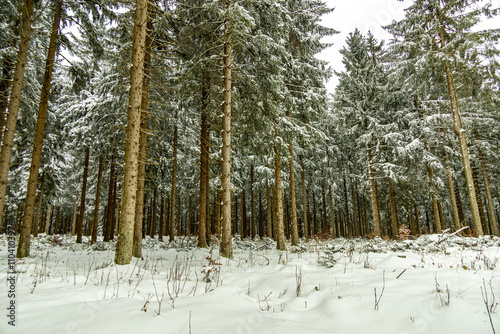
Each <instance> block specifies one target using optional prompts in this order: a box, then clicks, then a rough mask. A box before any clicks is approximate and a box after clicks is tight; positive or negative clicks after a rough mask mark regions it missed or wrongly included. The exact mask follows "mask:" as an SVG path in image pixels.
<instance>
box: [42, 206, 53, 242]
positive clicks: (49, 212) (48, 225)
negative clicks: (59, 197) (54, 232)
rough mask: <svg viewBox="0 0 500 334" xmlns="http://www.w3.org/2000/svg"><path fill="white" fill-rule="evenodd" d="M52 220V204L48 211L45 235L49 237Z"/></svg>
mask: <svg viewBox="0 0 500 334" xmlns="http://www.w3.org/2000/svg"><path fill="white" fill-rule="evenodd" d="M51 218H52V204H49V207H48V209H47V220H46V221H45V231H44V232H45V235H49V230H50V222H51Z"/></svg>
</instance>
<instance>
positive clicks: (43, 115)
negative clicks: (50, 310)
mask: <svg viewBox="0 0 500 334" xmlns="http://www.w3.org/2000/svg"><path fill="white" fill-rule="evenodd" d="M61 10H62V1H61V0H58V1H56V4H55V10H54V21H53V23H52V32H51V35H50V40H49V51H48V54H47V59H46V61H45V74H44V77H43V84H42V93H41V96H40V103H39V106H38V117H37V121H36V128H35V137H34V140H33V152H32V155H31V167H30V173H29V177H28V188H27V191H26V200H25V204H24V215H23V222H22V226H21V237H20V238H19V244H18V247H17V257H18V258H23V257H26V256H28V255H29V253H30V233H31V228H32V224H33V215H34V212H35V201H36V188H37V186H38V172H39V169H40V160H41V157H42V146H43V134H44V131H45V120H46V119H47V109H48V102H49V95H50V84H51V82H52V71H53V69H54V59H55V54H56V48H57V34H58V31H59V22H60V18H61Z"/></svg>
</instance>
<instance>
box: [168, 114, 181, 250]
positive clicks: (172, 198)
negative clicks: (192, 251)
mask: <svg viewBox="0 0 500 334" xmlns="http://www.w3.org/2000/svg"><path fill="white" fill-rule="evenodd" d="M177 117H178V113H177V110H176V111H175V126H174V152H173V155H174V157H173V162H172V188H171V194H170V201H171V203H172V204H171V206H170V208H171V209H170V235H169V241H170V242H172V241H174V240H175V202H176V196H175V190H176V189H175V188H176V185H177V140H178V138H177V135H178V127H177V121H178V119H177ZM178 215H180V212H179V213H178ZM177 228H178V231H177V232H180V225H177Z"/></svg>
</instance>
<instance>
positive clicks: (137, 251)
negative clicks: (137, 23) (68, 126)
mask: <svg viewBox="0 0 500 334" xmlns="http://www.w3.org/2000/svg"><path fill="white" fill-rule="evenodd" d="M152 34H153V20H152V18H151V17H148V20H147V24H146V37H145V38H146V41H145V46H144V48H145V49H144V74H143V78H142V98H141V117H140V119H141V120H140V137H139V162H138V166H137V191H136V202H135V213H134V236H133V239H132V256H133V257H136V258H140V257H141V255H142V232H143V231H142V218H143V217H142V216H143V208H144V183H145V182H146V159H147V146H148V125H147V124H148V102H149V83H150V70H151V44H152V37H151V35H152Z"/></svg>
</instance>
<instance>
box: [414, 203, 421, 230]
mask: <svg viewBox="0 0 500 334" xmlns="http://www.w3.org/2000/svg"><path fill="white" fill-rule="evenodd" d="M414 207H415V228H416V229H417V234H420V233H422V232H421V229H420V216H419V215H418V205H417V203H415V205H414Z"/></svg>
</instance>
